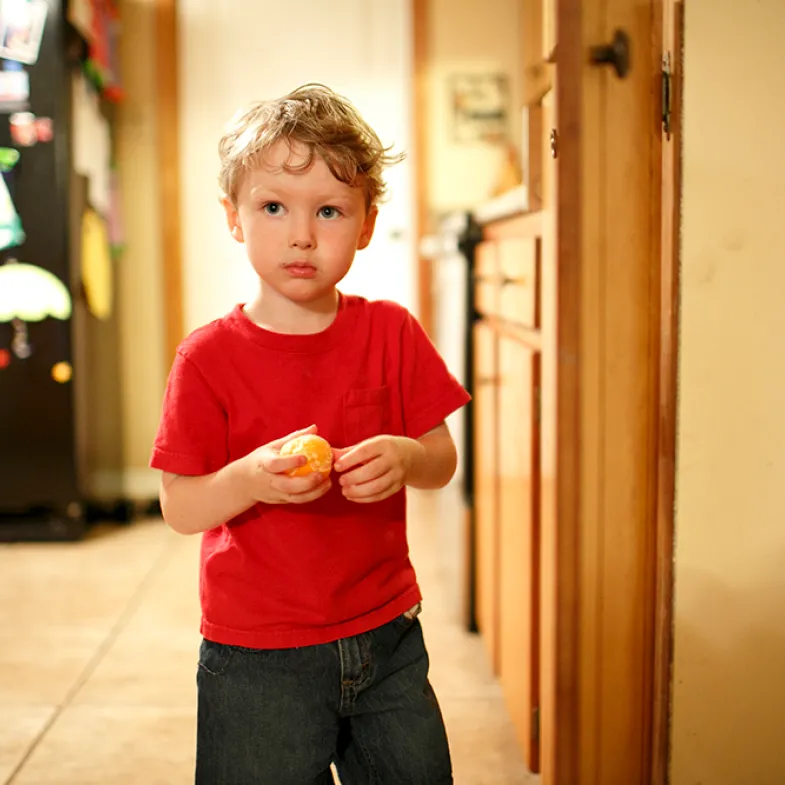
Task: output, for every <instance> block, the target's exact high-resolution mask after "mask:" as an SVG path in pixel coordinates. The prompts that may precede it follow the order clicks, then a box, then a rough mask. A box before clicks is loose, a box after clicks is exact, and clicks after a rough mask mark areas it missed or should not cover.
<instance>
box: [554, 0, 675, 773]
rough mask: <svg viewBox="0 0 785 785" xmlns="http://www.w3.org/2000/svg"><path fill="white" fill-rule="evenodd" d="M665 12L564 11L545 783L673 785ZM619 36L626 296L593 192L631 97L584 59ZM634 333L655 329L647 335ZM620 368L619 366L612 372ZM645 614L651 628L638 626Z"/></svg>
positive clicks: (671, 166)
mask: <svg viewBox="0 0 785 785" xmlns="http://www.w3.org/2000/svg"><path fill="white" fill-rule="evenodd" d="M673 2H674V0H651V3H650V5H649V7H648V9H646V7H645V6H644V7H643V9H641V4H640V3H639V2H635V0H556V9H557V28H558V41H559V43H558V54H557V71H558V80H557V116H558V122H557V126H558V134H559V158H558V162H557V190H558V193H559V199H558V203H557V230H556V232H557V245H558V259H559V263H558V272H557V276H558V297H557V303H558V305H557V311H558V314H557V320H558V321H557V324H558V328H557V334H556V336H555V342H556V345H555V350H556V357H557V367H558V371H557V376H558V384H557V404H556V405H557V415H556V418H557V423H558V426H557V437H556V443H557V459H556V460H557V465H556V487H555V491H554V497H555V498H554V502H555V510H556V512H555V514H554V520H553V521H551V522H550V525H552V526H553V527H554V529H555V531H556V534H555V535H554V537H553V540H552V549H551V552H550V553H546V554H544V558H545V559H546V560H549V561H550V563H549V565H548V567H547V568H544V569H545V571H546V573H547V574H548V576H549V578H550V582H551V585H549V586H546V587H544V589H543V595H544V596H545V597H549V598H551V606H550V607H548V608H545V609H544V611H543V613H544V615H545V616H546V617H549V618H550V619H551V623H550V625H546V631H545V634H546V635H547V636H548V638H549V640H548V641H547V642H546V644H545V646H546V648H545V650H546V651H547V652H548V653H549V654H550V656H551V659H552V662H551V663H550V667H548V668H546V669H545V671H544V679H545V683H544V684H543V697H542V701H543V704H542V714H543V738H542V743H543V750H542V761H543V762H542V772H543V783H544V785H648V784H649V783H654V784H655V785H664V783H666V782H667V779H668V755H669V715H670V686H671V684H670V682H671V679H670V664H671V648H672V621H673V605H672V589H671V585H672V579H673V575H672V559H673V527H674V486H675V457H676V446H675V441H676V382H675V380H676V373H677V365H678V336H677V324H678V287H679V280H678V270H679V267H678V215H679V195H680V194H679V185H680V184H679V154H678V149H679V148H678V143H679V140H680V133H679V124H680V115H679V113H678V111H677V110H678V101H675V102H674V105H673V109H674V113H673V116H672V121H673V122H674V124H675V133H674V134H673V136H672V137H671V139H670V141H668V142H665V141H663V134H662V132H661V128H660V123H659V120H660V118H661V116H662V96H661V90H660V70H661V62H662V52H663V47H664V46H667V45H669V44H670V45H671V46H672V52H673V56H674V59H675V62H676V64H677V65H676V75H677V79H676V83H677V85H678V83H679V81H680V76H681V70H680V69H681V66H680V58H679V57H678V54H679V52H678V51H677V47H676V43H677V42H676V41H675V40H674V39H673V38H668V36H672V35H673V30H672V29H669V28H668V27H667V19H668V13H669V8H668V7H669V6H673ZM627 26H630V27H631V28H632V30H633V32H634V35H633V37H632V45H633V59H632V63H633V65H632V68H633V71H632V72H631V75H630V76H631V83H632V84H633V85H634V88H630V89H635V90H636V91H637V92H636V93H635V99H634V101H633V104H634V106H635V107H637V109H638V110H641V107H643V106H645V111H646V113H647V114H648V113H650V115H651V122H650V126H649V128H648V129H647V131H646V133H645V134H641V136H640V137H639V140H640V141H639V146H640V149H641V155H645V156H648V163H649V178H648V180H646V182H648V205H647V206H646V208H647V209H645V210H642V211H641V212H640V213H638V215H637V218H638V219H639V220H640V221H641V226H644V227H645V228H647V229H648V230H649V234H648V236H649V242H648V243H646V242H644V243H641V244H640V246H641V247H640V248H639V249H638V250H636V251H634V252H633V258H630V259H626V260H625V262H629V264H631V265H637V267H636V269H637V271H638V272H637V275H638V278H637V279H636V281H637V283H636V285H637V288H636V289H632V288H630V285H629V284H630V281H631V278H629V277H626V276H627V274H626V273H624V274H623V275H622V276H621V277H622V278H624V280H625V281H626V283H620V282H618V281H617V280H616V279H615V278H614V277H612V276H611V275H609V271H610V270H612V268H611V263H612V260H610V259H609V257H608V254H607V253H605V249H606V248H607V247H608V246H610V247H620V244H619V241H618V237H617V238H613V237H610V236H609V235H610V234H613V233H616V232H618V233H619V236H620V235H621V234H622V233H623V229H622V228H617V227H612V226H611V224H610V222H609V221H607V220H606V215H605V213H603V210H604V209H605V206H604V204H600V201H601V199H602V197H603V193H600V192H599V191H598V192H597V194H596V197H597V198H595V194H594V193H592V194H589V189H590V188H593V187H596V186H598V184H600V183H604V182H605V181H606V180H605V178H608V181H609V182H610V179H609V177H608V172H610V170H611V169H610V167H611V166H612V159H611V157H610V156H611V155H616V151H615V150H614V151H613V152H611V151H610V150H607V156H606V155H605V153H606V149H605V148H604V147H603V144H605V142H606V139H607V138H609V137H607V136H606V134H607V132H608V129H607V128H606V127H605V126H604V125H603V123H604V122H605V121H606V120H607V123H608V125H609V126H610V125H611V124H612V122H613V120H609V119H608V117H609V116H610V113H609V106H610V105H609V103H608V102H609V101H611V100H615V98H616V97H619V96H620V95H621V94H620V93H619V92H613V91H614V90H618V88H616V87H613V86H611V85H612V84H613V83H612V82H611V81H609V80H613V79H615V78H616V77H615V76H614V75H613V74H612V72H611V71H610V70H609V69H608V68H607V67H595V66H591V65H590V63H589V52H590V48H591V47H592V46H596V45H599V44H604V43H606V42H608V41H609V40H610V39H611V37H612V35H613V32H614V30H615V28H616V27H627ZM640 42H644V44H643V46H641V43H640ZM635 69H643V70H638V71H637V73H635ZM680 92H681V91H680V90H677V96H678V95H680ZM626 100H630V98H629V94H627V99H626ZM611 108H612V107H611ZM641 111H643V110H641ZM639 117H640V115H639ZM598 152H599V155H597V154H596V153H598ZM638 175H639V179H638V181H637V183H636V182H635V181H633V186H632V187H633V188H634V187H635V185H636V184H642V183H643V182H644V181H645V177H646V174H645V168H644V170H643V171H642V170H641V169H638ZM623 209H624V208H622V210H623ZM609 227H610V228H609ZM614 240H615V241H614ZM615 269H616V270H617V271H618V270H619V267H618V266H617V267H616V268H615ZM646 275H648V281H646V280H645V276H646ZM625 286H626V287H627V288H625ZM631 296H632V298H633V301H632V302H631V300H630V297H631ZM609 314H610V315H611V316H612V324H611V322H610V318H611V317H609ZM642 324H644V325H648V333H646V331H645V329H644V328H642ZM629 330H633V331H634V330H637V331H638V333H639V334H641V335H644V333H645V334H646V335H648V343H647V344H646V347H647V348H646V349H644V350H642V351H638V352H637V353H635V352H633V351H631V347H630V343H629V342H627V343H625V341H624V339H622V340H620V341H617V340H616V339H615V336H625V335H626V334H628V331H629ZM615 351H619V352H621V353H623V352H625V351H626V352H627V354H626V355H623V356H622V355H614V354H613V353H614V352H615ZM610 356H614V357H617V356H618V357H621V359H620V360H619V361H618V364H617V365H616V366H614V363H612V362H609V361H608V358H609V357H610ZM622 364H623V365H622ZM620 365H621V367H619V366H620ZM614 404H615V405H616V406H617V407H618V406H619V405H620V404H621V408H622V409H623V410H624V412H625V413H626V414H627V415H629V416H630V417H631V418H632V419H634V421H635V426H636V429H637V431H638V432H640V433H643V434H645V438H643V439H641V440H640V441H638V442H637V443H636V444H635V445H634V447H633V453H634V454H629V453H628V454H627V455H628V461H629V463H628V464H627V465H626V466H625V464H624V462H622V461H618V460H613V458H612V457H611V458H609V456H612V455H613V450H614V449H615V448H618V447H619V446H620V445H623V444H624V443H625V440H624V439H623V438H621V436H620V429H619V428H616V429H615V430H614V427H613V425H612V424H610V423H609V420H610V419H611V417H612V411H611V410H610V409H609V407H611V406H612V405H614ZM606 415H609V416H608V417H607V418H606ZM598 458H599V460H598ZM632 465H634V466H635V469H636V473H635V476H634V477H633V472H632V470H631V469H630V468H629V467H630V466H632ZM631 482H635V483H637V486H636V487H637V488H638V490H639V491H640V496H639V497H638V501H637V503H636V504H632V503H631V502H630V503H629V505H628V509H625V508H624V502H619V501H618V500H616V499H615V498H614V493H616V494H618V489H619V488H624V489H628V488H629V487H630V483H631ZM618 495H623V494H618ZM641 498H643V499H644V503H640V499H641ZM609 500H610V501H609ZM625 513H627V516H625ZM543 525H548V522H543ZM616 542H619V543H621V546H622V547H621V548H620V549H619V552H618V553H617V552H615V551H614V548H612V547H611V546H610V545H609V543H614V544H615V543H616ZM636 612H637V613H640V614H641V617H640V620H639V623H638V625H637V626H636V627H634V628H633V623H634V622H635V621H636V619H635V616H634V614H635V613H636ZM614 647H615V648H614ZM609 653H612V656H611V657H608V655H609ZM613 682H615V683H618V684H621V685H625V684H626V685H628V686H630V687H632V688H633V689H631V690H627V691H626V692H625V691H624V687H623V686H622V687H621V689H620V690H619V692H620V694H618V695H615V694H613V693H612V691H611V690H609V688H608V684H610V683H613ZM621 693H623V694H621ZM609 696H612V697H611V698H610V700H609ZM609 704H610V705H609ZM624 740H631V741H632V743H630V744H625V743H624ZM620 742H621V743H620Z"/></svg>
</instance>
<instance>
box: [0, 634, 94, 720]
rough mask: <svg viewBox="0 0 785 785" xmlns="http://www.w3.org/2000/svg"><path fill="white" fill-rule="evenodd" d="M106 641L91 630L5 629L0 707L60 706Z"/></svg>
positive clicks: (0, 652) (0, 665)
mask: <svg viewBox="0 0 785 785" xmlns="http://www.w3.org/2000/svg"><path fill="white" fill-rule="evenodd" d="M105 640H106V631H105V630H102V629H93V628H89V627H87V628H85V627H77V626H67V625H64V626H60V627H54V626H52V627H32V628H24V627H21V628H19V629H17V630H10V629H7V628H3V630H2V632H0V706H3V705H6V704H15V705H20V704H22V705H29V704H45V705H49V704H59V703H61V702H62V701H63V700H64V699H65V698H66V696H67V695H68V693H69V692H70V691H71V689H72V688H73V686H74V685H75V684H76V682H77V681H78V679H79V678H80V677H81V676H82V674H83V672H84V671H85V669H86V668H87V667H88V665H89V664H90V662H91V660H92V659H93V657H94V655H95V653H96V652H97V651H98V649H99V647H100V646H101V645H102V644H103V642H104V641H105Z"/></svg>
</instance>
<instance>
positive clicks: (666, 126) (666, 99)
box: [662, 52, 673, 141]
mask: <svg viewBox="0 0 785 785" xmlns="http://www.w3.org/2000/svg"><path fill="white" fill-rule="evenodd" d="M672 82H673V74H672V71H671V53H670V52H666V53H665V54H664V55H663V58H662V130H663V131H664V133H665V137H666V138H667V140H668V141H670V138H671V111H672V106H671V102H672V96H673V89H672V87H673V84H672Z"/></svg>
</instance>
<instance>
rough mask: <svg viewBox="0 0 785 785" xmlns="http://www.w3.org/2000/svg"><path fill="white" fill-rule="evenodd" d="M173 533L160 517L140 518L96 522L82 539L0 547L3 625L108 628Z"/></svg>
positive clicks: (0, 622)
mask: <svg viewBox="0 0 785 785" xmlns="http://www.w3.org/2000/svg"><path fill="white" fill-rule="evenodd" d="M172 536H173V535H172V534H171V532H168V531H167V530H165V529H164V528H163V526H162V524H161V523H160V522H158V523H154V522H140V523H139V524H138V525H135V526H101V527H96V528H95V529H94V530H92V531H91V532H90V535H89V536H88V537H87V538H86V539H85V540H84V541H83V542H77V543H18V544H13V545H4V546H2V547H0V575H2V576H3V581H2V583H0V629H7V628H17V629H18V628H20V627H22V626H25V627H27V626H32V627H34V628H35V627H38V626H48V625H65V624H68V625H78V626H88V627H97V626H101V627H103V628H105V629H108V628H110V627H111V626H112V625H113V624H114V623H115V622H116V621H117V619H118V618H119V616H120V614H121V613H122V612H123V610H124V609H125V606H126V605H127V604H128V602H129V601H130V599H131V598H132V597H133V595H134V593H135V592H136V591H137V589H138V588H139V586H140V584H141V583H142V582H143V581H144V580H145V578H146V576H147V575H148V574H149V573H150V571H151V570H153V569H154V568H155V565H156V563H157V561H158V559H160V558H162V557H163V556H165V554H166V551H167V549H169V548H171V544H172ZM31 620H32V625H31Z"/></svg>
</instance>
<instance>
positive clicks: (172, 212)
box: [155, 0, 185, 376]
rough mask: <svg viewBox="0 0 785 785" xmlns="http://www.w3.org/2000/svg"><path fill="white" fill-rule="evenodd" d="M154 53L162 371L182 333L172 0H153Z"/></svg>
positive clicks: (176, 70) (177, 113)
mask: <svg viewBox="0 0 785 785" xmlns="http://www.w3.org/2000/svg"><path fill="white" fill-rule="evenodd" d="M155 26H156V36H155V57H156V65H157V72H158V101H157V103H156V140H157V153H158V173H159V185H158V203H159V209H158V215H159V217H160V221H161V233H160V248H161V266H162V277H163V309H164V365H165V369H164V370H165V374H166V375H167V376H168V375H169V369H170V368H171V365H172V362H173V361H174V357H175V353H176V351H177V346H178V345H179V343H180V341H182V339H183V337H184V335H185V317H184V304H183V264H182V253H183V251H182V223H181V219H180V204H181V192H180V86H179V63H178V59H179V47H178V36H177V0H155Z"/></svg>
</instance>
